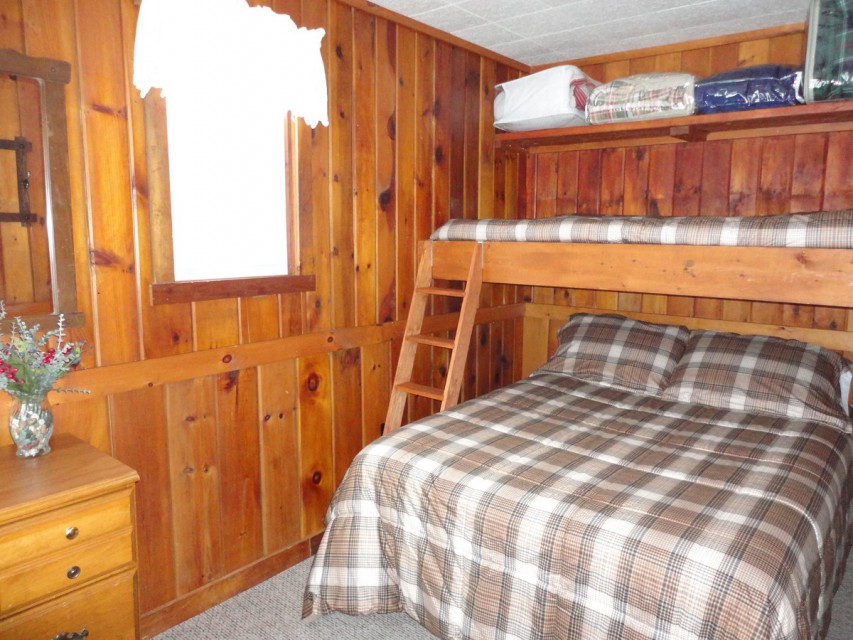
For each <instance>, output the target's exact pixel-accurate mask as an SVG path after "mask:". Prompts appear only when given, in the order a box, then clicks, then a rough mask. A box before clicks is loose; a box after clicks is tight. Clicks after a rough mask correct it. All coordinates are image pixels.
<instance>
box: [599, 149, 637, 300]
mask: <svg viewBox="0 0 853 640" xmlns="http://www.w3.org/2000/svg"><path fill="white" fill-rule="evenodd" d="M624 178H625V149H624V148H621V147H620V148H610V149H602V150H601V178H600V180H599V197H598V202H599V205H598V206H599V213H601V214H602V215H614V216H619V215H622V213H623V209H622V205H623V194H624ZM639 301H640V295H639V294H634V293H628V294H620V293H616V292H614V291H596V292H595V304H596V306H597V307H598V308H599V309H619V308H621V305H622V304H624V305H626V307H628V308H633V307H634V306H639Z"/></svg>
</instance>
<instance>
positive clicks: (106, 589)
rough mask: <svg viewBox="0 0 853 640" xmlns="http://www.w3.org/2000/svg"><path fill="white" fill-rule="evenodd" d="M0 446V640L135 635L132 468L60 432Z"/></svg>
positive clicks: (110, 639)
mask: <svg viewBox="0 0 853 640" xmlns="http://www.w3.org/2000/svg"><path fill="white" fill-rule="evenodd" d="M51 447H52V449H53V451H52V452H51V453H50V454H48V455H47V456H43V457H40V458H32V459H22V458H17V457H16V456H15V448H14V447H2V448H0V640H53V639H54V638H62V639H66V638H78V637H80V638H83V637H85V638H88V639H89V640H101V639H103V640H124V639H125V638H128V639H130V638H137V637H138V636H139V632H138V629H139V623H138V620H139V614H138V606H137V594H136V589H137V586H136V537H135V536H136V534H135V530H134V525H135V503H134V487H135V484H136V481H137V480H138V479H139V478H138V476H137V474H136V472H135V471H134V470H133V469H131V468H129V467H127V466H125V465H124V464H122V463H120V462H119V461H118V460H115V459H114V458H111V457H110V456H108V455H106V454H104V453H102V452H100V451H98V450H97V449H95V448H94V447H92V446H90V445H88V444H86V443H84V442H81V441H80V440H78V439H76V438H74V437H73V436H70V435H65V434H60V435H57V436H55V437H54V438H53V439H52V440H51Z"/></svg>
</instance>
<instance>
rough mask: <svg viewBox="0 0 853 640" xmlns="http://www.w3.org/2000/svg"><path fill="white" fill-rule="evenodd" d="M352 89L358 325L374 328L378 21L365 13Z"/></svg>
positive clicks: (358, 17)
mask: <svg viewBox="0 0 853 640" xmlns="http://www.w3.org/2000/svg"><path fill="white" fill-rule="evenodd" d="M353 31H354V33H355V34H356V37H355V38H353V41H354V42H353V45H354V52H353V73H354V78H353V87H354V88H355V90H356V92H357V95H356V98H355V99H354V101H353V102H354V110H355V111H354V116H355V132H354V135H355V143H354V144H355V161H354V163H353V165H354V166H353V180H354V189H355V262H356V274H355V278H356V283H355V284H356V294H357V295H356V299H355V311H356V323H357V324H358V325H359V326H360V325H367V324H375V323H376V322H377V316H378V312H379V308H378V302H377V288H376V275H377V264H376V249H377V248H376V229H377V225H376V214H377V211H378V210H379V208H378V206H377V202H376V136H377V123H376V65H375V64H374V62H375V60H376V18H375V17H374V16H372V15H370V14H367V13H364V12H363V11H356V12H355V15H354V16H353Z"/></svg>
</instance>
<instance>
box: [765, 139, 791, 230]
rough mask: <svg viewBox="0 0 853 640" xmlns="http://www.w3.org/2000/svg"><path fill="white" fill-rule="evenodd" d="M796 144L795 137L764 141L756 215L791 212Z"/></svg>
mask: <svg viewBox="0 0 853 640" xmlns="http://www.w3.org/2000/svg"><path fill="white" fill-rule="evenodd" d="M795 142H796V140H795V139H794V136H775V137H772V138H765V139H764V148H763V149H762V158H761V173H760V177H759V180H758V198H757V202H756V213H758V214H759V215H773V214H777V213H786V212H788V211H789V210H790V207H791V173H792V164H791V159H792V158H793V157H794V143H795Z"/></svg>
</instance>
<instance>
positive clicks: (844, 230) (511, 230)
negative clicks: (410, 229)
mask: <svg viewBox="0 0 853 640" xmlns="http://www.w3.org/2000/svg"><path fill="white" fill-rule="evenodd" d="M431 239H432V240H477V241H484V242H485V241H495V242H600V243H612V244H618V243H624V244H689V245H714V246H743V247H820V248H825V249H851V248H853V209H846V210H841V211H826V212H820V213H801V214H786V215H774V216H746V217H734V216H730V217H715V216H698V217H688V216H684V217H662V218H657V217H649V216H597V215H561V216H556V217H553V218H538V219H535V220H502V219H483V220H469V219H453V220H449V221H448V222H446V223H445V224H443V225H442V226H441V227H439V228H438V229H436V230H435V231H434V232H433V234H432V237H431Z"/></svg>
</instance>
